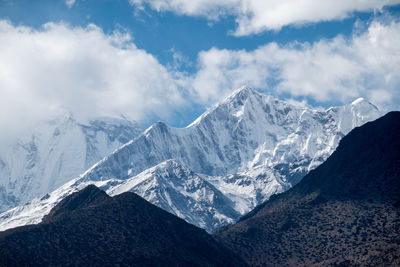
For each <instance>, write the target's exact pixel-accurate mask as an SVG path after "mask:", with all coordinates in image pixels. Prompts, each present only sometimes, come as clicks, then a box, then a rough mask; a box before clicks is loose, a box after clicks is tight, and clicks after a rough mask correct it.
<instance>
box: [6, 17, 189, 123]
mask: <svg viewBox="0 0 400 267" xmlns="http://www.w3.org/2000/svg"><path fill="white" fill-rule="evenodd" d="M173 76H174V74H173V73H170V72H169V71H168V70H167V69H166V68H165V67H164V66H163V65H161V64H160V63H159V62H158V61H157V59H156V58H155V57H153V56H152V55H150V54H148V53H147V52H146V51H144V50H141V49H138V48H137V47H136V46H135V45H134V43H133V42H132V40H131V37H130V35H129V34H126V33H121V32H116V33H114V34H112V35H106V34H104V32H103V31H102V30H101V29H100V28H98V27H97V26H95V25H89V26H87V27H85V28H81V27H77V28H72V27H70V26H68V25H65V24H62V23H61V24H55V23H48V24H46V25H44V26H43V28H42V29H40V30H35V29H32V28H28V27H21V26H18V27H16V26H13V25H12V24H10V23H9V22H7V21H0V94H1V96H0V125H1V127H2V128H3V129H4V128H7V129H14V128H20V127H21V126H22V125H24V124H34V123H35V122H37V121H38V120H41V119H44V118H48V117H49V116H51V114H53V113H56V112H59V110H65V109H66V110H69V111H72V112H73V113H74V114H75V115H76V116H79V117H80V119H85V118H89V117H91V116H93V115H96V116H98V115H119V114H126V115H128V116H129V117H131V118H133V119H136V120H141V119H143V118H146V117H148V116H157V117H160V118H166V117H167V116H168V114H170V112H173V111H174V109H178V108H179V107H182V106H184V104H185V103H184V101H183V98H182V94H181V91H180V89H179V86H178V83H177V81H176V79H174V78H173ZM7 126H8V127H7Z"/></svg>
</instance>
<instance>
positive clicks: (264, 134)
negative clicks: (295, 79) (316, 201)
mask: <svg viewBox="0 0 400 267" xmlns="http://www.w3.org/2000/svg"><path fill="white" fill-rule="evenodd" d="M380 116H381V113H380V111H379V110H378V109H377V108H376V107H375V106H374V105H373V104H371V103H370V102H368V101H367V100H365V99H363V98H359V99H357V100H355V101H354V102H352V103H350V104H348V105H344V106H337V107H332V108H329V109H327V110H317V109H312V108H306V107H298V106H295V105H291V104H289V103H287V102H285V101H282V100H279V99H277V98H274V97H272V96H267V95H264V94H261V93H259V92H257V91H255V90H254V89H252V88H249V87H242V88H239V89H237V90H235V91H234V92H233V93H232V94H231V95H230V96H228V97H227V98H226V99H224V100H223V101H222V102H221V103H219V104H217V105H215V106H214V107H212V108H210V109H209V110H208V111H206V112H205V113H204V114H203V115H201V116H200V117H199V118H198V119H196V120H195V121H194V122H193V123H192V124H190V125H188V126H187V127H185V128H174V127H170V126H168V125H166V124H165V123H162V122H157V123H155V124H153V125H152V126H151V127H149V128H148V129H147V130H146V131H144V132H143V133H142V134H140V135H138V136H137V137H136V138H134V139H132V140H131V141H129V142H127V143H126V144H124V145H122V146H121V147H120V148H118V149H117V150H115V151H114V152H112V153H111V154H109V155H108V156H106V157H104V158H103V159H102V160H100V161H98V162H97V163H95V164H94V165H93V166H92V167H90V168H89V169H88V170H87V171H86V172H84V173H83V174H81V175H80V176H77V178H75V179H73V180H71V181H69V182H67V183H66V184H64V185H63V186H61V187H59V188H58V189H56V190H55V191H53V192H51V193H48V194H46V195H45V196H43V197H38V198H35V199H33V200H32V201H30V202H29V203H26V204H25V205H20V206H18V207H16V208H14V209H11V210H9V211H7V212H3V213H1V214H0V230H5V229H8V228H11V227H15V226H19V225H24V224H30V223H38V222H40V221H41V218H42V217H43V216H44V215H45V214H47V213H48V212H49V211H50V209H51V208H52V207H53V206H54V205H56V204H57V203H58V202H59V201H60V200H61V199H62V198H63V197H65V196H66V195H68V194H70V193H72V192H75V191H78V190H80V189H82V188H83V187H84V186H86V185H88V184H95V185H96V186H98V187H100V188H102V189H103V190H105V191H106V192H107V193H108V194H110V195H116V194H119V193H122V192H126V191H131V192H135V193H137V194H138V195H140V196H142V197H144V198H145V199H146V200H148V201H150V202H151V203H153V204H155V205H157V206H159V207H161V208H163V209H165V210H167V211H169V212H171V213H173V214H175V215H177V216H179V217H181V218H183V219H185V220H186V221H188V222H189V223H192V224H195V225H197V226H199V227H201V228H204V229H206V230H207V231H209V232H212V231H213V230H215V229H217V228H218V227H221V226H223V225H226V224H229V223H233V222H235V221H236V220H237V219H238V218H240V216H242V215H244V214H245V213H247V212H248V211H250V210H251V209H253V208H254V207H255V206H257V205H258V204H260V203H262V202H264V201H265V200H267V199H268V198H269V197H270V196H271V195H273V194H277V193H280V192H283V191H286V190H287V189H289V188H290V187H292V186H293V185H295V184H296V183H298V182H299V181H300V180H301V178H302V177H304V176H305V175H306V174H307V173H308V172H309V171H310V170H312V169H314V168H316V167H317V166H318V165H319V164H321V163H322V162H323V161H324V160H326V159H327V157H329V156H330V154H331V153H332V152H333V151H334V150H335V149H336V147H337V145H338V143H339V141H340V139H341V138H342V137H343V136H344V135H346V134H347V133H348V132H350V130H352V129H353V128H354V127H358V126H361V125H362V124H364V123H366V122H368V121H371V120H374V119H376V118H378V117H380Z"/></svg>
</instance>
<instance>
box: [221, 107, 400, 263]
mask: <svg viewBox="0 0 400 267" xmlns="http://www.w3.org/2000/svg"><path fill="white" fill-rule="evenodd" d="M214 235H215V237H216V238H217V239H219V240H220V241H222V242H223V243H224V244H225V245H227V246H228V247H230V248H231V249H232V250H234V251H236V252H238V253H239V254H240V255H241V256H242V257H243V258H244V259H245V260H246V261H247V262H248V263H250V264H251V265H254V266H257V265H266V266H274V265H304V266H310V265H336V264H339V265H340V264H343V265H344V266H348V265H364V266H365V265H379V266H381V265H384V266H399V265H400V112H391V113H388V114H387V115H385V116H384V117H382V118H380V119H378V120H376V121H373V122H370V123H367V124H365V125H364V126H361V127H359V128H356V129H354V130H353V131H351V132H350V133H349V134H348V135H347V136H346V137H344V138H343V139H342V141H341V142H340V145H339V147H338V148H337V150H336V151H335V152H334V153H333V154H332V156H331V157H330V158H328V160H327V161H326V162H324V163H323V164H322V165H320V166H319V167H318V168H317V169H315V170H314V171H311V172H310V173H309V174H308V175H307V176H306V177H304V178H303V180H302V181H301V182H300V183H299V184H297V185H296V186H295V187H293V188H292V189H290V190H289V191H287V192H285V193H282V194H280V195H276V196H273V197H271V199H270V200H269V201H267V202H265V203H264V204H262V205H260V206H259V207H257V208H256V209H255V210H253V211H252V212H250V213H249V214H248V215H246V216H244V217H243V218H242V219H241V220H240V222H238V223H237V224H235V225H232V226H228V227H226V228H223V229H220V230H218V231H217V232H216V233H215V234H214Z"/></svg>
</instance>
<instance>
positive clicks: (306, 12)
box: [130, 0, 400, 36]
mask: <svg viewBox="0 0 400 267" xmlns="http://www.w3.org/2000/svg"><path fill="white" fill-rule="evenodd" d="M130 3H131V4H132V5H134V6H135V7H137V8H138V9H143V8H144V7H145V6H146V5H148V6H149V7H151V8H152V9H154V10H157V11H172V12H175V13H177V14H181V15H189V16H203V17H206V18H208V19H210V20H218V19H219V18H220V17H224V16H226V15H233V16H234V17H235V18H236V22H237V24H238V27H237V29H236V31H235V35H237V36H243V35H249V34H255V33H260V32H263V31H265V30H280V29H281V28H282V27H283V26H286V25H302V24H305V23H314V22H319V21H330V20H336V19H343V18H345V17H348V16H349V15H351V14H352V13H353V12H364V11H371V10H379V9H382V7H384V6H387V5H394V4H399V3H400V1H399V0H380V1H376V0H352V1H349V0H321V1H315V0H285V1H282V0H264V1H260V0H190V1H187V0H130Z"/></svg>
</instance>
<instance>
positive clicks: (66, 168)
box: [0, 113, 141, 211]
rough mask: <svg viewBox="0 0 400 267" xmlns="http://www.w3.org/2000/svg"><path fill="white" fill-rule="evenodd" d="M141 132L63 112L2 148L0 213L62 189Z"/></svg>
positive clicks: (118, 121)
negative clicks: (78, 118) (81, 120)
mask: <svg viewBox="0 0 400 267" xmlns="http://www.w3.org/2000/svg"><path fill="white" fill-rule="evenodd" d="M140 132H141V129H140V127H138V125H137V124H136V123H135V122H132V121H130V120H128V119H124V118H97V119H94V120H91V121H89V122H87V123H79V122H78V121H76V120H75V119H74V118H73V116H72V115H71V114H70V113H63V114H61V115H57V116H55V118H53V119H51V120H49V121H47V122H45V123H42V124H41V125H38V126H37V127H35V129H34V131H31V132H26V133H25V134H24V136H21V137H19V138H18V139H17V140H16V141H15V142H14V143H12V144H11V145H9V146H6V147H1V148H0V211H4V210H6V209H10V208H12V207H15V206H16V205H18V204H22V203H25V202H26V201H29V200H31V199H33V198H34V197H39V196H42V195H44V194H46V193H48V192H51V191H52V190H54V189H56V188H58V187H60V186H61V185H63V184H65V183H66V182H68V181H70V180H71V179H73V178H75V177H77V176H78V175H79V174H81V173H82V172H84V171H85V170H87V169H88V168H89V167H91V166H92V165H93V164H94V163H96V162H97V161H99V160H101V159H102V158H103V157H105V156H106V155H108V154H110V153H111V152H113V151H114V150H115V149H117V148H118V147H120V146H121V145H122V144H124V143H126V142H128V141H130V140H131V139H133V138H134V137H136V136H137V135H139V134H140Z"/></svg>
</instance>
